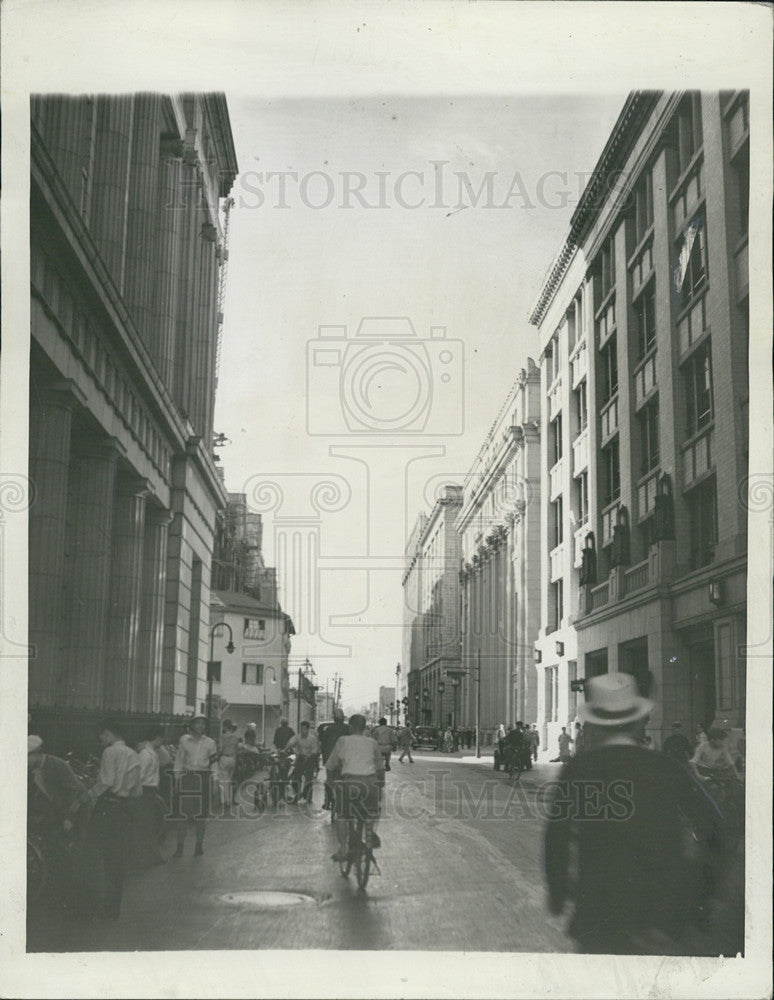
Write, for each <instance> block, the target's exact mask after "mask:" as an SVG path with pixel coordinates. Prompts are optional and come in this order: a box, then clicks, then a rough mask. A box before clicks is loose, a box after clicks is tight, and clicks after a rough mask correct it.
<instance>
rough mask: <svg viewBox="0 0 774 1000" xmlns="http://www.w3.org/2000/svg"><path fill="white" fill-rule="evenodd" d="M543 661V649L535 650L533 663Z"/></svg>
mask: <svg viewBox="0 0 774 1000" xmlns="http://www.w3.org/2000/svg"><path fill="white" fill-rule="evenodd" d="M542 662H543V651H542V650H540V649H536V650H535V663H542Z"/></svg>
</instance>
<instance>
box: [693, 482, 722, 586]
mask: <svg viewBox="0 0 774 1000" xmlns="http://www.w3.org/2000/svg"><path fill="white" fill-rule="evenodd" d="M687 500H688V517H689V519H690V524H691V532H690V541H691V569H699V568H700V567H701V566H707V565H708V564H709V563H711V562H712V560H713V559H714V558H715V545H716V544H717V537H718V528H717V505H716V502H715V479H714V477H712V478H711V479H707V480H705V481H704V482H703V483H702V484H701V485H700V486H697V487H696V489H695V490H691V492H690V493H689V494H688V496H687Z"/></svg>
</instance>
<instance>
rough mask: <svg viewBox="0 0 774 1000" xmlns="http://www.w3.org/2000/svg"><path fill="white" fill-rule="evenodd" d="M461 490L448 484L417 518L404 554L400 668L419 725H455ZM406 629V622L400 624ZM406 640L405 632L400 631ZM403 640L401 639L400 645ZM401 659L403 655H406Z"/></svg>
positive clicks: (457, 667)
mask: <svg viewBox="0 0 774 1000" xmlns="http://www.w3.org/2000/svg"><path fill="white" fill-rule="evenodd" d="M461 504H462V487H460V486H456V485H454V486H446V487H445V489H444V491H443V496H441V497H439V498H438V500H436V502H435V505H434V507H433V509H432V511H431V512H430V514H429V515H424V514H423V515H420V517H419V519H418V521H417V524H416V525H415V527H414V529H413V531H412V534H411V539H410V547H407V550H406V570H405V572H404V574H403V580H402V583H403V593H404V607H405V608H406V611H405V613H404V614H405V619H404V622H405V623H408V625H409V628H410V630H411V638H410V640H409V641H408V646H407V647H406V646H405V645H404V649H405V648H408V649H409V651H410V658H409V659H407V660H406V662H405V663H404V664H403V668H404V671H405V672H406V674H407V676H406V685H405V689H406V695H405V697H407V698H408V706H409V708H408V711H409V718H411V719H416V720H417V722H418V723H420V724H422V725H436V726H441V725H443V726H446V725H449V724H450V723H451V724H454V723H457V722H459V712H460V697H459V678H457V683H456V684H452V675H453V674H457V675H459V672H460V670H461V663H460V631H459V626H460V583H459V567H460V557H461V553H462V549H461V546H460V536H459V535H458V534H457V531H456V530H455V527H454V522H455V520H456V518H457V514H458V513H459V510H460V506H461ZM404 628H405V624H404ZM404 636H405V631H404ZM405 642H406V640H405V639H404V644H405ZM404 657H405V652H404Z"/></svg>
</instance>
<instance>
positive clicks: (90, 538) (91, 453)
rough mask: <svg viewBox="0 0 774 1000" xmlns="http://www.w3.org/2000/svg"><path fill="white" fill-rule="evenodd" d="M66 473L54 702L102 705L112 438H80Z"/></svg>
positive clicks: (116, 445) (115, 452)
mask: <svg viewBox="0 0 774 1000" xmlns="http://www.w3.org/2000/svg"><path fill="white" fill-rule="evenodd" d="M74 449H75V453H74V455H73V461H72V466H71V470H72V474H71V477H70V497H69V508H68V515H67V535H66V561H65V567H66V573H65V584H64V591H65V598H64V600H65V604H64V609H65V616H64V617H65V623H64V639H65V655H64V658H63V662H64V670H63V672H62V676H61V679H60V685H61V686H60V689H59V691H58V697H57V702H58V703H59V702H61V703H62V704H65V705H73V706H79V707H80V706H87V707H89V708H98V707H100V706H101V705H102V704H103V697H104V692H105V668H106V661H107V648H106V642H107V623H108V611H109V582H110V559H111V550H112V528H113V507H114V501H115V488H116V462H117V459H118V457H119V455H120V454H122V453H124V451H125V449H124V448H123V446H122V445H121V444H120V442H119V441H118V440H117V439H115V438H111V439H107V440H103V441H88V442H87V441H79V442H76V443H75V444H74Z"/></svg>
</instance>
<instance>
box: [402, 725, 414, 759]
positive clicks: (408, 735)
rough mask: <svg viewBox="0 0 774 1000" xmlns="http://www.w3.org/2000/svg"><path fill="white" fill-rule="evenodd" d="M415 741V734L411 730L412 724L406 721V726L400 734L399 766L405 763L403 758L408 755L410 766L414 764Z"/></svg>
mask: <svg viewBox="0 0 774 1000" xmlns="http://www.w3.org/2000/svg"><path fill="white" fill-rule="evenodd" d="M413 739H414V732H413V730H412V728H411V723H410V722H409V721H408V720H406V724H405V725H404V726H403V728H402V729H401V731H400V732H399V733H398V746H399V747H400V756H399V757H398V763H399V764H402V763H403V758H404V757H405V756H406V754H408V759H409V764H413V763H414V758H413V757H412V756H411V743H412V741H413Z"/></svg>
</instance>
